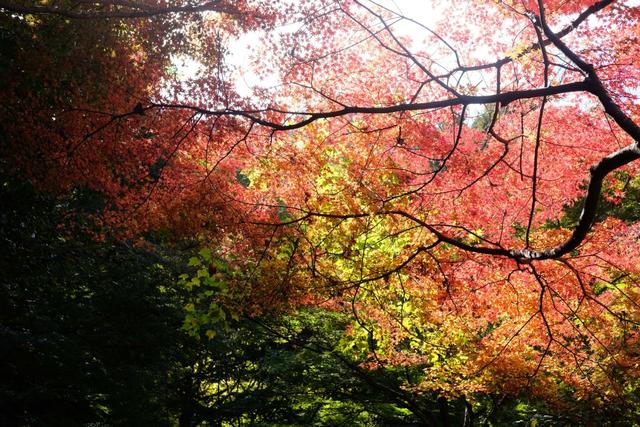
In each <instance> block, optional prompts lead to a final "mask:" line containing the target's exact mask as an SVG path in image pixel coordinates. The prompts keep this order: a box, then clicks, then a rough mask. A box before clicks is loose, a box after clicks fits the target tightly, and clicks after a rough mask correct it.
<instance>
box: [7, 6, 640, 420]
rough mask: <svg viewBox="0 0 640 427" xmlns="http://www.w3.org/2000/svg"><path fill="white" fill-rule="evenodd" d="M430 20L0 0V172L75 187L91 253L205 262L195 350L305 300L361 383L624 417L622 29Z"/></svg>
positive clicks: (524, 16) (477, 13)
mask: <svg viewBox="0 0 640 427" xmlns="http://www.w3.org/2000/svg"><path fill="white" fill-rule="evenodd" d="M5 3H6V4H5ZM432 3H433V6H434V7H435V6H436V5H437V4H440V2H435V1H434V2H432ZM439 7H440V8H441V9H442V10H443V13H444V14H445V16H450V17H451V16H455V17H457V20H458V22H459V23H460V25H452V22H451V21H450V20H444V21H441V22H437V23H434V24H433V25H426V24H424V23H421V22H419V21H418V20H414V19H412V18H411V17H409V16H405V15H403V14H401V13H399V12H397V11H396V10H395V9H390V8H387V7H385V6H384V5H382V4H377V3H376V2H364V1H357V0H349V1H347V0H345V1H328V0H327V1H309V2H301V3H287V2H260V1H246V2H223V1H212V2H202V3H197V2H182V3H176V4H173V3H172V4H171V5H169V4H168V3H164V2H120V1H104V2H73V3H71V2H69V3H67V2H50V3H46V4H40V3H35V2H34V3H31V2H0V8H1V9H3V10H4V11H5V13H4V15H3V21H2V25H3V31H4V29H7V30H6V33H7V34H9V36H10V37H15V39H16V40H21V41H25V40H28V43H30V45H29V46H28V48H27V47H24V46H20V45H15V46H11V45H10V43H4V44H3V49H5V50H7V54H6V55H3V57H5V58H8V59H7V60H4V59H3V62H2V64H1V66H2V68H3V69H4V70H6V71H7V72H10V73H11V75H13V76H15V78H14V79H13V80H12V81H11V82H10V84H9V85H7V87H5V88H4V89H1V91H2V95H3V98H4V99H5V100H7V101H5V103H3V104H2V105H1V106H0V111H1V115H2V117H3V124H2V130H3V132H4V134H5V135H6V136H5V138H6V140H7V141H8V143H7V144H5V146H4V147H3V148H2V156H3V162H4V163H3V168H4V169H6V170H8V171H10V172H11V173H13V174H20V175H22V176H26V177H29V178H30V179H31V180H32V181H33V182H35V183H36V184H37V185H40V186H41V187H42V188H46V189H49V190H53V191H58V192H65V191H70V190H73V189H76V190H77V189H85V190H87V189H88V190H92V191H95V192H97V193H99V194H100V195H101V197H102V200H103V203H104V205H103V209H102V210H100V212H99V214H97V215H95V216H94V218H93V219H94V221H95V224H97V226H96V227H95V228H96V230H95V234H96V237H97V238H100V237H101V234H102V233H104V232H105V230H109V232H110V233H114V234H117V235H119V236H120V238H122V239H133V240H136V241H137V243H138V244H140V245H145V244H147V243H146V241H147V240H149V241H150V240H153V239H152V237H153V236H154V235H157V234H164V235H168V236H171V238H174V239H179V238H191V239H196V240H198V241H199V242H200V243H201V244H202V245H203V246H206V247H208V248H210V249H211V250H210V251H204V252H202V253H201V257H200V258H195V259H194V261H193V264H194V266H196V267H201V268H199V272H198V273H197V276H196V277H195V279H197V280H193V279H194V278H193V277H190V276H189V275H185V276H184V277H183V278H182V279H181V280H182V281H183V284H184V285H185V286H190V287H200V288H202V290H203V293H202V295H200V296H199V297H198V298H196V299H195V300H194V301H193V303H192V304H191V305H190V306H189V307H190V308H189V309H190V310H191V311H192V315H191V316H190V317H189V316H188V320H187V321H188V323H189V324H190V325H191V327H192V328H193V331H194V333H198V332H199V328H200V326H202V325H201V323H207V322H208V321H209V320H211V318H220V317H225V316H227V314H226V313H229V314H232V315H234V316H237V315H240V314H243V315H256V314H259V313H263V312H265V311H270V310H275V311H278V310H288V309H292V308H295V307H300V306H304V305H319V306H321V307H324V308H326V309H328V310H334V311H338V312H345V313H349V314H351V315H352V318H353V323H352V325H351V326H350V329H349V333H350V335H349V336H350V339H349V340H345V342H344V343H343V344H344V345H343V347H342V350H341V351H343V352H344V353H345V354H351V355H354V356H358V357H360V358H362V359H363V360H365V362H363V366H368V367H370V368H374V367H385V366H403V365H406V366H419V367H420V368H421V370H422V372H423V375H422V376H421V377H420V378H419V380H415V381H408V383H407V384H406V387H407V389H409V390H412V391H414V392H415V393H424V392H436V393H438V394H439V395H440V396H442V397H443V398H445V399H446V398H458V397H464V398H465V399H468V400H469V401H470V402H473V401H474V399H476V397H475V396H477V395H479V394H484V395H490V394H492V393H499V394H502V395H517V394H518V393H522V392H523V391H527V392H530V393H531V394H532V395H534V396H536V397H539V398H541V399H544V400H546V401H548V402H550V403H552V404H554V405H557V406H558V407H570V406H571V405H577V404H578V403H579V402H581V401H585V402H589V403H588V404H590V405H591V404H593V405H595V407H596V408H598V407H605V406H615V405H617V406H619V407H621V408H627V407H634V406H633V405H635V404H636V403H637V399H638V394H637V393H638V392H637V387H638V381H639V380H640V378H639V375H640V371H639V370H638V368H637V365H638V363H640V359H639V355H640V350H639V347H638V345H639V343H638V340H639V339H640V335H639V332H638V322H640V310H639V307H640V306H639V303H640V292H639V290H638V277H639V276H638V275H639V274H640V272H639V271H638V269H639V265H640V264H639V259H638V256H637V253H636V252H637V251H635V248H636V247H637V240H638V227H637V224H635V222H636V221H637V219H638V217H639V215H640V212H639V211H638V209H637V207H636V206H635V205H636V204H637V203H636V202H637V200H638V199H637V197H636V196H637V194H638V189H639V188H640V180H639V179H638V177H637V173H638V163H637V162H635V160H637V159H638V158H640V148H639V146H638V144H639V141H640V127H638V124H637V123H638V114H639V111H638V90H639V87H638V82H640V75H639V73H640V70H639V69H638V67H637V65H636V62H637V55H638V53H639V52H638V49H639V44H638V39H637V38H638V33H639V29H640V22H639V19H640V10H639V8H638V7H637V6H633V4H632V2H627V1H613V0H600V1H592V0H585V1H572V2H565V1H542V0H539V1H534V0H514V1H506V0H505V1H482V0H473V1H466V2H442V4H440V6H439ZM290 20H291V21H299V22H300V23H301V24H300V28H299V29H298V30H297V31H282V30H278V28H279V26H281V25H284V24H285V23H287V22H289V21H290ZM474 22H475V23H481V25H473V26H472V28H473V31H471V30H470V26H471V24H470V23H474ZM407 29H408V30H407ZM258 30H260V31H261V33H260V34H262V35H263V40H262V42H261V43H262V46H261V47H260V48H259V51H258V52H257V55H256V58H255V63H254V64H253V67H254V68H255V72H256V73H257V74H258V75H259V76H263V77H265V78H266V77H268V76H269V75H271V74H272V73H273V72H276V73H277V74H278V76H279V78H280V80H281V83H280V84H278V85H277V86H275V87H273V88H267V89H265V88H257V89H255V90H254V91H253V92H252V93H251V94H250V95H243V94H241V93H239V90H238V87H237V85H236V84H235V82H234V80H233V70H231V68H230V67H229V66H228V64H226V63H225V61H224V59H225V54H226V53H228V52H226V51H225V49H227V47H226V46H227V45H228V43H229V41H230V40H231V39H232V38H234V37H238V36H239V35H241V34H243V33H246V32H251V31H258ZM79 35H81V36H82V37H79ZM9 36H8V37H9ZM69 40H71V41H69ZM34 50H38V51H43V52H48V54H47V55H43V56H42V57H35V56H34V55H33V51H34ZM180 56H182V57H189V58H192V59H194V60H195V61H197V62H198V63H199V64H200V65H201V66H202V69H201V70H200V71H199V74H198V75H197V76H194V77H192V78H189V79H181V78H178V76H177V75H176V73H175V70H174V69H173V68H172V64H173V63H174V61H175V58H176V57H180ZM488 57H490V58H494V57H497V58H498V59H497V60H487V58H488ZM274 70H275V71H274ZM145 239H146V240H145ZM212 302H215V303H212ZM218 304H219V305H218ZM200 310H204V312H205V314H204V315H203V314H202V313H201V312H200ZM203 316H204V317H203ZM198 319H204V321H203V322H201V321H200V320H198ZM576 402H578V403H576Z"/></svg>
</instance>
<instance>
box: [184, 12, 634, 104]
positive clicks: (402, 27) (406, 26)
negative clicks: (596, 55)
mask: <svg viewBox="0 0 640 427" xmlns="http://www.w3.org/2000/svg"><path fill="white" fill-rule="evenodd" d="M365 2H366V0H365ZM368 3H369V4H370V5H373V4H378V5H381V6H384V7H386V8H388V9H390V10H393V11H397V12H399V13H401V14H402V15H404V16H407V17H409V18H411V19H413V20H415V21H418V22H420V23H421V24H423V25H425V26H427V27H434V24H435V23H437V22H438V21H440V20H441V19H443V18H446V17H445V16H444V13H443V10H442V8H434V7H433V4H432V3H431V2H429V1H416V0H375V2H372V1H369V2H368ZM625 3H626V4H627V5H628V6H630V7H638V6H640V0H627V1H626V2H625ZM466 25H467V28H469V29H470V30H471V31H472V32H473V29H474V27H475V28H478V27H477V26H475V25H474V24H473V23H467V24H466ZM300 26H301V24H300V23H292V24H289V25H286V26H283V27H280V28H279V29H278V31H280V32H282V33H285V32H294V31H296V30H298V29H299V28H300ZM416 29H417V27H416V26H415V25H414V24H412V23H410V22H408V21H401V22H399V23H396V24H395V25H394V26H393V30H394V31H395V32H396V34H397V35H400V36H415V34H417V33H416ZM419 31H420V33H422V32H423V31H424V30H422V29H420V30H419ZM262 35H263V34H261V33H260V32H251V33H248V34H245V35H243V36H241V37H239V38H238V39H236V40H232V41H231V43H230V44H229V46H228V51H229V52H230V53H229V54H228V56H227V57H226V58H225V60H226V63H227V65H228V66H229V67H230V69H231V70H232V75H231V76H229V77H231V78H234V79H235V80H236V82H237V83H236V87H237V90H238V92H239V93H240V94H241V95H244V96H249V95H250V94H251V92H252V88H254V87H261V88H269V87H273V86H277V85H278V83H279V78H278V75H277V74H276V73H275V72H274V73H272V74H271V75H270V76H267V77H266V78H264V77H263V78H260V77H258V76H257V75H256V74H255V73H254V72H252V70H251V67H250V66H249V59H250V55H251V54H252V53H251V49H250V48H249V47H250V46H252V47H256V46H259V45H260V38H261V36H262ZM480 55H481V56H486V57H487V60H494V59H496V58H494V57H493V55H491V54H490V53H489V52H488V51H487V52H480ZM175 66H176V68H177V71H178V76H179V77H181V78H184V79H188V78H189V77H190V76H194V75H195V74H196V73H197V70H198V69H199V64H198V63H197V62H196V61H193V60H192V59H189V58H179V59H178V58H177V59H176V60H175Z"/></svg>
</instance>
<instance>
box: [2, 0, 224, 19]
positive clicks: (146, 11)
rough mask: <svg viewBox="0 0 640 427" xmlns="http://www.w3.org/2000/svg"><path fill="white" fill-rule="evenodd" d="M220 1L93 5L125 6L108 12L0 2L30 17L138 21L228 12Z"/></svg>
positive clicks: (111, 2) (105, 3)
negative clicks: (156, 5) (45, 16)
mask: <svg viewBox="0 0 640 427" xmlns="http://www.w3.org/2000/svg"><path fill="white" fill-rule="evenodd" d="M219 3H220V0H212V1H207V2H205V3H202V4H195V5H193V4H188V5H182V6H166V7H153V6H149V5H146V4H143V3H134V2H114V1H96V2H95V3H92V5H93V6H95V7H96V8H98V7H101V6H114V5H115V6H125V8H123V9H112V10H106V11H98V10H87V11H74V10H68V9H60V8H57V7H49V6H38V5H33V6H23V5H19V4H13V3H10V2H5V1H0V9H3V10H6V11H8V12H13V13H17V14H21V15H23V14H30V15H57V16H62V17H64V18H70V19H108V18H114V19H136V18H150V17H153V16H157V15H167V14H172V13H197V12H204V11H217V12H228V10H226V8H224V7H221V5H220V4H219Z"/></svg>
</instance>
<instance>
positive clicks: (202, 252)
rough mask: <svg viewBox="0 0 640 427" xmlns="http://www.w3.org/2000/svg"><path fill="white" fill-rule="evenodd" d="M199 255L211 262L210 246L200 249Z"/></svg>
mask: <svg viewBox="0 0 640 427" xmlns="http://www.w3.org/2000/svg"><path fill="white" fill-rule="evenodd" d="M198 255H200V256H201V257H202V259H203V260H205V261H207V262H211V250H210V249H209V248H202V249H200V252H198Z"/></svg>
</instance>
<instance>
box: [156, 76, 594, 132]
mask: <svg viewBox="0 0 640 427" xmlns="http://www.w3.org/2000/svg"><path fill="white" fill-rule="evenodd" d="M588 88H589V85H588V83H587V82H586V81H582V82H573V83H567V84H563V85H558V86H549V87H545V88H539V89H527V90H517V91H512V92H503V93H499V94H492V95H478V96H472V95H461V96H459V97H456V98H448V99H442V100H437V101H430V102H418V103H403V104H396V105H390V106H388V107H358V106H347V107H344V108H342V109H340V110H333V111H326V112H319V113H311V112H297V111H277V112H279V113H282V114H288V115H294V114H295V115H301V116H307V118H306V119H303V120H300V121H298V122H295V123H291V124H282V123H276V122H273V121H269V120H265V119H261V118H260V117H258V116H257V114H258V113H265V112H276V111H274V110H263V111H253V112H251V111H243V110H229V109H227V110H208V109H206V108H200V107H195V106H192V105H185V104H168V103H153V104H151V105H150V106H148V107H147V108H146V109H151V108H173V109H187V110H193V111H195V112H198V113H201V114H205V115H210V116H239V117H245V118H247V119H249V120H252V121H253V122H255V123H257V124H259V125H262V126H265V127H269V128H271V129H273V130H276V131H287V130H293V129H299V128H302V127H304V126H307V125H309V124H311V123H313V122H315V121H318V120H321V119H330V118H333V117H341V116H346V115H349V114H389V113H397V112H401V111H425V110H434V109H439V108H446V107H453V106H456V105H472V104H476V105H477V104H494V103H499V104H501V105H503V106H505V105H508V104H510V103H511V102H513V101H516V100H518V99H530V98H539V97H543V96H551V95H559V94H563V93H572V92H584V91H587V90H588Z"/></svg>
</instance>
